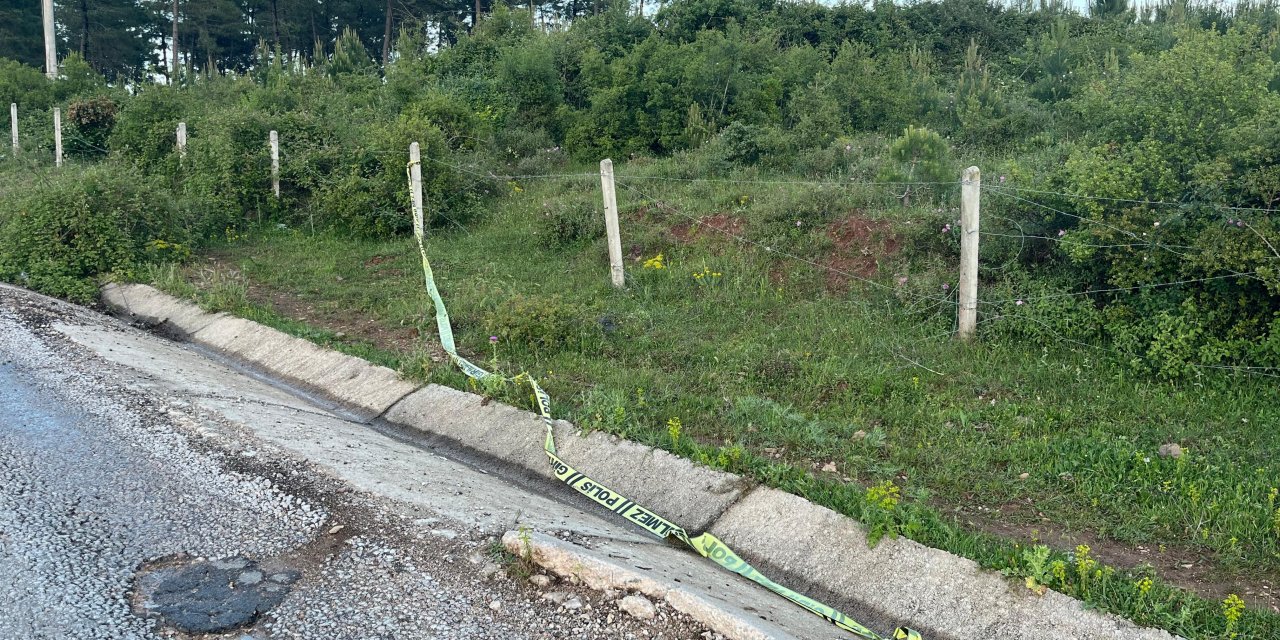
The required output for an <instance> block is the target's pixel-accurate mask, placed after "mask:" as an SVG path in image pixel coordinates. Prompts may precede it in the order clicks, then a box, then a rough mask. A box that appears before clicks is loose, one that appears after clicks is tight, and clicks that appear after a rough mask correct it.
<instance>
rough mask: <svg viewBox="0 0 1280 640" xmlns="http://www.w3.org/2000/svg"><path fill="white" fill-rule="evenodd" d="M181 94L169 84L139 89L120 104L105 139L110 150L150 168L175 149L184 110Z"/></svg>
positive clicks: (184, 103)
mask: <svg viewBox="0 0 1280 640" xmlns="http://www.w3.org/2000/svg"><path fill="white" fill-rule="evenodd" d="M186 102H187V101H186V99H185V94H183V93H182V91H181V90H180V89H178V88H176V87H173V86H170V85H154V86H147V87H144V88H142V89H141V90H140V91H139V92H138V94H137V95H136V96H134V97H133V98H132V99H130V100H128V101H127V102H125V103H124V106H123V107H122V108H121V109H120V111H119V113H118V114H117V115H116V119H115V127H113V128H112V130H111V136H110V137H109V138H108V142H109V145H108V146H109V148H110V149H111V151H113V152H115V153H118V154H120V155H121V156H124V157H125V158H127V159H128V161H129V162H132V163H137V164H139V165H141V166H142V167H143V168H147V169H150V168H154V167H157V166H158V165H160V163H161V162H162V161H164V160H165V159H167V158H169V156H170V155H171V154H173V153H174V149H176V145H177V143H176V139H175V136H176V133H175V132H176V130H177V127H178V122H180V121H182V119H183V118H184V117H185V114H187V113H188V111H187V108H186V107H187V104H186Z"/></svg>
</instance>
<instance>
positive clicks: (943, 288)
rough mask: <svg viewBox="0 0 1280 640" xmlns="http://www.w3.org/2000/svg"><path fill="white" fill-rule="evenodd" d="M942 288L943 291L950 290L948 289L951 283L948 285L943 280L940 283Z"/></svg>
mask: <svg viewBox="0 0 1280 640" xmlns="http://www.w3.org/2000/svg"><path fill="white" fill-rule="evenodd" d="M942 290H943V291H950V290H951V285H949V284H947V283H945V282H944V283H942Z"/></svg>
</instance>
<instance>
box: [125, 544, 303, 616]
mask: <svg viewBox="0 0 1280 640" xmlns="http://www.w3.org/2000/svg"><path fill="white" fill-rule="evenodd" d="M299 577H300V574H299V573H298V572H297V571H294V570H291V569H276V568H267V567H263V566H261V565H260V564H259V563H257V562H255V561H253V560H250V559H248V558H245V557H240V556H237V557H233V558H224V559H220V560H199V561H195V562H191V561H171V562H167V563H164V564H162V565H158V566H154V567H153V568H151V569H150V570H148V571H145V572H144V573H142V574H141V575H140V576H139V577H138V579H137V588H136V589H135V603H136V605H137V607H138V608H139V610H140V611H139V612H140V613H141V614H143V615H144V616H147V617H153V618H158V619H159V620H160V622H161V624H162V625H164V626H166V627H171V628H173V629H176V630H178V631H182V632H185V633H192V634H199V633H220V632H224V631H232V630H235V629H243V628H246V627H250V626H252V625H253V624H254V623H255V622H257V621H258V618H259V616H261V615H262V614H264V613H266V612H267V611H270V610H271V608H272V607H274V606H276V605H278V604H280V601H282V600H284V597H285V596H286V595H288V594H289V589H290V588H291V585H293V583H295V582H297V581H298V578H299Z"/></svg>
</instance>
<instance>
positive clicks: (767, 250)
mask: <svg viewBox="0 0 1280 640" xmlns="http://www.w3.org/2000/svg"><path fill="white" fill-rule="evenodd" d="M618 184H619V185H620V186H622V188H624V189H627V190H628V191H631V192H632V193H634V194H636V195H637V196H639V197H640V198H641V199H642V200H645V201H648V202H653V203H654V204H656V205H657V206H658V207H659V208H661V209H663V210H665V211H668V212H669V213H673V214H675V215H678V216H680V217H682V218H685V219H687V220H689V221H690V222H692V223H693V224H696V225H698V226H699V227H700V228H701V227H707V228H710V229H712V230H714V231H716V232H717V233H720V234H721V235H724V236H727V237H729V238H732V239H734V240H736V241H737V242H739V243H742V244H747V245H752V246H755V247H757V248H759V249H763V250H764V251H765V253H770V254H773V255H778V256H781V257H783V258H787V259H789V260H794V261H796V262H800V263H803V264H806V265H808V266H810V267H812V268H814V269H818V270H820V271H827V272H830V273H835V274H837V275H841V276H844V277H846V278H849V279H850V280H856V281H858V282H862V283H864V284H868V285H871V286H873V287H878V288H881V289H884V290H887V291H890V292H894V293H899V290H898V289H896V288H895V287H892V286H890V285H887V284H884V283H882V282H877V281H875V280H872V279H870V278H866V277H863V276H860V275H857V274H855V273H851V272H848V271H845V270H843V269H838V268H836V267H832V266H829V265H824V264H821V263H819V262H815V261H813V260H810V259H808V258H805V257H803V256H798V255H796V254H794V253H790V252H787V251H783V250H781V249H775V248H774V247H772V246H769V245H767V244H764V243H762V242H757V241H755V240H752V239H750V238H747V237H745V236H742V235H739V234H736V233H733V232H732V231H728V230H726V229H722V228H719V227H716V226H715V225H708V224H706V223H705V222H703V220H702V219H701V218H698V217H696V216H692V215H689V214H687V213H685V212H684V211H681V210H680V209H678V208H676V207H674V206H672V205H670V204H667V203H665V202H663V201H662V200H660V199H658V198H655V197H653V196H651V195H649V194H647V193H645V192H644V191H641V190H640V189H638V188H636V187H633V186H631V185H629V184H627V183H626V182H619V183H618ZM907 295H908V296H909V297H914V298H919V299H926V300H932V301H935V302H944V303H949V304H955V302H952V301H951V300H950V298H949V297H943V296H930V295H926V294H917V293H910V292H907Z"/></svg>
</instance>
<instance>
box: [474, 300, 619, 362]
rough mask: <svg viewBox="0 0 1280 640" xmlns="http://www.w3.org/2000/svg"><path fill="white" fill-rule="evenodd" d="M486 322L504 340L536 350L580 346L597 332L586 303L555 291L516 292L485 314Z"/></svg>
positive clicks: (501, 340)
mask: <svg viewBox="0 0 1280 640" xmlns="http://www.w3.org/2000/svg"><path fill="white" fill-rule="evenodd" d="M484 326H485V327H487V328H488V330H489V331H491V332H493V335H496V336H498V339H499V343H500V344H501V343H504V342H513V343H516V344H518V345H521V346H523V347H525V348H528V349H531V350H534V351H540V350H544V349H545V350H548V351H555V350H558V349H574V348H579V347H580V346H581V345H582V343H583V339H584V338H585V337H586V336H587V334H588V333H589V332H590V333H594V331H593V329H592V325H591V323H590V321H589V320H588V310H587V308H586V307H584V306H583V305H580V304H575V303H572V302H568V301H566V300H565V299H564V298H562V297H561V296H559V295H554V294H553V295H549V296H547V295H534V296H528V295H524V294H515V295H513V296H511V297H509V298H507V299H506V300H504V301H502V302H501V303H499V304H498V305H496V306H495V307H494V308H493V309H492V310H490V311H489V312H487V313H486V314H485V316H484Z"/></svg>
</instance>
